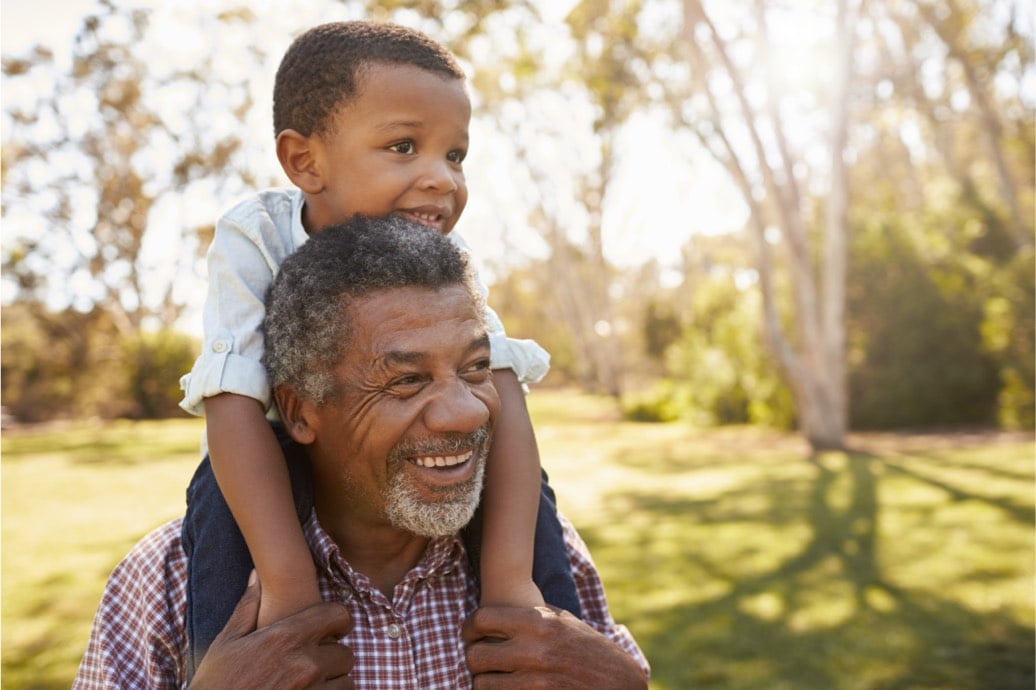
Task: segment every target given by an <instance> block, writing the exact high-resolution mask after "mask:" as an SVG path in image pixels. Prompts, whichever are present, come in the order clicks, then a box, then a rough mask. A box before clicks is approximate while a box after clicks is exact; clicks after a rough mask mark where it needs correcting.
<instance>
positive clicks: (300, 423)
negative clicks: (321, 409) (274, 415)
mask: <svg viewBox="0 0 1036 690" xmlns="http://www.w3.org/2000/svg"><path fill="white" fill-rule="evenodd" d="M273 397H274V399H275V400H276V401H277V407H278V409H280V412H281V421H282V422H283V423H284V430H285V431H287V432H288V435H289V436H291V437H292V438H293V439H295V440H296V441H297V442H299V443H301V444H302V445H309V444H310V443H313V441H315V440H316V438H317V434H316V431H317V415H316V405H315V404H314V403H313V401H312V400H310V399H308V398H303V397H302V396H300V395H299V394H298V393H297V392H296V391H295V389H294V388H292V387H291V386H288V385H280V386H277V388H275V389H274V391H273Z"/></svg>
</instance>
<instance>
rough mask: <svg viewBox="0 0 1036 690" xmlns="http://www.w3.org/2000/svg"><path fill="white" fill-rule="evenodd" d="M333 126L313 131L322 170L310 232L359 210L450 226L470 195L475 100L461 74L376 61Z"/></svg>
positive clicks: (309, 207)
mask: <svg viewBox="0 0 1036 690" xmlns="http://www.w3.org/2000/svg"><path fill="white" fill-rule="evenodd" d="M357 87H358V88H357V93H356V94H355V95H354V97H353V99H352V100H351V101H349V102H348V103H347V104H345V105H344V106H342V107H341V108H339V110H338V112H337V113H336V114H335V115H334V122H333V126H332V127H331V128H330V131H328V132H327V133H325V134H323V135H319V136H312V137H310V143H311V146H312V149H313V156H314V163H315V165H316V166H317V169H318V170H319V173H320V183H319V185H318V191H316V192H315V193H312V192H309V191H307V195H306V207H305V210H304V212H303V223H304V225H305V227H306V229H307V230H309V231H310V232H313V231H316V230H319V229H321V228H323V227H326V226H328V225H331V224H333V223H339V222H342V221H345V220H347V219H348V218H351V217H352V216H353V215H354V214H357V213H361V214H363V215H366V216H384V215H390V214H398V215H400V216H404V217H406V218H408V219H409V220H412V221H416V222H418V223H421V224H423V225H427V226H429V227H432V228H434V229H436V230H438V231H439V232H441V233H443V234H445V233H447V232H449V231H450V230H452V229H453V226H454V225H456V223H457V220H458V219H459V218H460V214H461V212H462V211H463V210H464V205H465V204H466V203H467V200H468V189H467V184H466V183H465V181H464V170H463V168H462V165H461V164H462V162H463V161H464V157H465V155H467V150H468V122H469V120H470V119H471V103H470V102H469V100H468V96H467V93H465V91H464V83H463V81H461V80H459V79H451V78H448V77H443V76H440V75H438V74H436V73H434V72H429V71H426V70H423V69H421V68H419V67H414V66H412V65H400V64H392V63H380V62H375V63H371V64H369V65H367V66H366V67H364V68H362V69H361V71H360V72H359V73H358V74H357Z"/></svg>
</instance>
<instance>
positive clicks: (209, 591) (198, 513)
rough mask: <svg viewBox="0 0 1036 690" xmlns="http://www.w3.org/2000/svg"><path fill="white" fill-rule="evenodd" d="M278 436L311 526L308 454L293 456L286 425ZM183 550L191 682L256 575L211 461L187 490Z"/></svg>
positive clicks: (301, 517)
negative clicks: (288, 458)
mask: <svg viewBox="0 0 1036 690" xmlns="http://www.w3.org/2000/svg"><path fill="white" fill-rule="evenodd" d="M274 431H275V432H276V434H277V439H278V440H279V441H280V442H281V446H282V447H283V448H284V449H285V454H286V455H288V457H290V458H291V460H290V461H289V462H288V472H289V475H290V476H291V484H292V493H293V494H294V497H295V507H296V510H297V512H298V515H299V520H300V521H302V522H305V520H306V519H308V517H309V513H310V511H311V510H312V507H313V488H312V483H311V480H310V477H309V467H308V465H307V464H306V463H305V460H304V458H303V457H301V456H302V455H303V454H302V453H297V452H296V453H290V454H289V450H290V447H291V444H292V441H291V439H290V437H288V436H287V434H285V433H283V429H282V428H281V427H280V425H278V424H275V425H274ZM182 540H183V548H184V551H185V552H186V554H187V619H186V630H187V643H188V654H187V680H188V682H189V681H190V679H191V678H192V677H193V676H194V671H195V669H196V668H197V667H198V664H199V663H201V659H202V657H203V656H205V652H206V651H207V650H208V648H209V645H210V644H212V641H213V640H214V639H215V638H216V635H218V634H219V633H220V631H221V630H223V627H224V626H225V625H226V624H227V621H228V620H229V619H230V614H231V613H233V611H234V607H235V606H237V602H238V600H239V599H240V598H241V594H242V593H243V592H244V591H245V587H246V586H247V584H248V577H249V575H250V574H251V572H252V568H253V564H252V556H251V554H250V553H249V551H248V546H247V544H246V543H245V539H244V537H243V536H242V535H241V530H239V529H238V526H237V522H236V521H235V520H234V516H233V515H232V514H231V512H230V507H229V506H227V502H226V500H224V498H223V493H222V492H221V491H220V490H219V485H218V484H217V483H216V477H215V475H214V474H213V473H212V465H211V464H210V462H209V458H208V456H206V457H205V459H204V460H202V463H201V465H200V466H199V467H198V469H197V471H196V472H195V473H194V478H193V479H191V483H190V485H189V486H188V488H187V513H186V515H185V517H184V521H183V532H182Z"/></svg>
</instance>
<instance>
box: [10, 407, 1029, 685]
mask: <svg viewBox="0 0 1036 690" xmlns="http://www.w3.org/2000/svg"><path fill="white" fill-rule="evenodd" d="M529 402H530V407H531V410H532V414H533V418H534V422H535V424H536V428H537V434H538V437H539V441H540V446H541V454H542V456H543V461H544V465H545V466H546V468H547V470H548V472H549V473H550V475H551V481H552V483H553V484H554V486H555V488H556V490H557V492H558V497H559V502H560V506H561V509H562V510H563V511H564V512H565V513H566V514H567V515H568V516H569V517H570V518H571V519H572V520H573V522H575V523H576V525H577V526H578V527H579V529H580V531H581V533H582V534H583V536H584V538H585V539H586V541H587V543H588V544H589V545H590V547H591V550H592V551H593V553H594V557H595V560H596V561H597V564H598V566H599V568H600V570H601V572H602V575H603V577H604V579H605V584H606V587H607V590H608V594H609V600H610V602H611V604H612V608H613V610H614V614H615V616H616V618H618V619H619V620H621V621H622V622H624V623H626V624H627V625H628V627H629V628H630V630H631V631H632V632H633V633H634V635H635V636H636V637H637V639H638V641H639V642H640V644H641V646H642V647H643V648H644V650H645V652H646V653H647V655H648V657H649V658H650V660H651V662H652V666H653V671H654V678H653V681H652V688H653V690H684V689H688V688H714V689H721V688H722V689H724V690H748V689H752V690H760V689H762V690H770V689H774V690H780V689H784V688H787V689H789V690H791V689H794V690H843V689H844V690H908V689H913V688H917V689H921V688H924V689H926V690H932V689H936V688H940V689H946V690H949V689H953V690H980V689H981V690H987V689H988V690H994V689H995V690H1014V689H1016V688H1017V689H1022V688H1024V689H1025V690H1031V688H1033V685H1034V671H1033V666H1034V663H1033V658H1034V633H1033V626H1034V613H1033V606H1034V594H1033V585H1034V575H1036V572H1034V552H1033V546H1034V541H1033V540H1034V529H1033V527H1034V524H1033V523H1034V510H1033V498H1034V496H1033V493H1034V444H1033V439H1032V437H1031V436H1029V437H1017V436H1015V437H1007V436H995V435H991V434H977V435H965V434H941V435H934V434H933V435H913V436H905V435H860V436H857V437H853V439H852V443H853V448H854V450H853V452H851V453H847V454H838V453H832V454H826V455H823V456H819V457H816V458H810V457H809V454H808V452H807V449H806V447H805V445H804V444H803V443H802V442H801V440H799V439H798V438H797V437H795V436H793V435H788V434H782V433H777V432H771V431H764V430H759V429H750V428H732V429H718V430H694V429H690V428H687V427H685V426H682V425H679V424H664V425H662V424H655V425H651V424H634V423H628V422H623V421H621V420H619V419H618V418H617V416H616V415H615V413H614V411H613V409H612V407H611V406H610V405H609V403H608V402H607V401H604V400H601V399H596V398H590V397H586V396H577V395H571V394H563V393H547V392H537V393H535V394H534V395H532V396H530V398H529ZM200 433H201V427H200V426H199V425H198V423H197V422H194V421H187V422H179V421H178V422H166V423H162V424H136V425H132V424H122V425H116V426H103V427H75V428H69V429H65V430H62V431H60V432H51V433H47V434H23V433H5V435H4V439H3V465H2V470H3V487H2V488H3V547H4V548H3V601H2V604H3V608H2V617H3V619H2V623H3V660H2V662H3V668H2V671H3V687H4V688H8V687H10V688H67V687H68V685H69V683H70V682H71V678H72V675H73V674H74V672H75V666H76V663H77V661H78V657H79V655H80V654H81V653H82V649H83V646H84V644H85V640H86V636H87V634H88V632H89V622H90V618H91V617H92V615H93V610H94V608H95V607H96V605H97V601H98V599H99V596H100V591H101V588H102V587H103V583H104V580H105V578H106V576H107V573H108V571H109V570H110V568H111V567H112V565H114V563H115V562H116V561H117V560H118V558H119V557H121V556H122V555H123V554H124V553H125V552H126V550H127V549H128V548H129V546H130V545H131V544H132V543H133V542H134V541H135V539H136V538H137V537H138V536H140V535H141V534H142V533H143V532H145V531H146V530H147V529H149V528H150V527H152V526H154V525H157V524H158V523H160V522H162V521H163V520H165V519H167V518H169V517H171V516H173V515H176V514H178V513H179V512H180V511H181V510H182V506H183V488H184V486H185V485H186V483H187V481H188V479H189V477H190V473H191V472H192V471H193V469H194V466H195V464H196V458H195V453H196V447H197V441H198V438H199V435H200Z"/></svg>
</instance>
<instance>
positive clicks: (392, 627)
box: [385, 623, 403, 640]
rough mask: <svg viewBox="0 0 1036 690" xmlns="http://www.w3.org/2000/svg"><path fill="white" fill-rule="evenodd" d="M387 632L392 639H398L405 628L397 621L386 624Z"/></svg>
mask: <svg viewBox="0 0 1036 690" xmlns="http://www.w3.org/2000/svg"><path fill="white" fill-rule="evenodd" d="M385 634H386V635H388V636H389V638H390V639H393V640H398V639H399V636H400V635H402V634H403V628H401V627H400V626H399V625H397V624H395V623H390V624H389V625H386V626H385Z"/></svg>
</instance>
